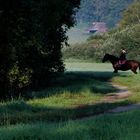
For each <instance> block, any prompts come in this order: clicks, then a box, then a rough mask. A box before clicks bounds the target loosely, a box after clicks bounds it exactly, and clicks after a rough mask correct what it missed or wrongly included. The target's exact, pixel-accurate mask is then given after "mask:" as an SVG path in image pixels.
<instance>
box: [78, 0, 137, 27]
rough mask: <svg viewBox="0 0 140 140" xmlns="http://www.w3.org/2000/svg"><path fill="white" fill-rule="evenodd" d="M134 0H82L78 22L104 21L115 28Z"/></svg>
mask: <svg viewBox="0 0 140 140" xmlns="http://www.w3.org/2000/svg"><path fill="white" fill-rule="evenodd" d="M133 1H134V0H125V1H124V0H82V1H81V8H80V10H79V12H78V13H77V20H78V22H88V23H89V22H90V23H92V22H93V21H103V22H106V23H107V25H108V26H109V27H114V26H115V25H116V24H117V23H118V21H119V20H120V18H121V14H122V11H124V10H125V9H126V8H127V7H128V5H129V4H131V3H132V2H133Z"/></svg>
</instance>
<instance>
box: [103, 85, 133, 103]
mask: <svg viewBox="0 0 140 140" xmlns="http://www.w3.org/2000/svg"><path fill="white" fill-rule="evenodd" d="M109 84H111V85H112V86H113V87H114V88H116V89H118V91H117V92H115V93H110V94H108V95H107V96H106V97H105V98H104V99H103V100H101V102H102V103H113V102H116V101H117V100H120V99H125V98H127V97H129V96H131V95H132V93H131V92H130V91H129V90H128V89H127V87H125V86H120V85H116V84H112V83H109Z"/></svg>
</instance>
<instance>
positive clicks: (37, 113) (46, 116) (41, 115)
mask: <svg viewBox="0 0 140 140" xmlns="http://www.w3.org/2000/svg"><path fill="white" fill-rule="evenodd" d="M128 104H132V103H130V102H128V101H127V100H124V101H120V102H116V103H97V104H94V105H77V107H75V108H57V107H44V106H40V107H37V106H33V105H28V104H26V103H25V102H24V101H17V102H13V103H12V104H9V105H8V104H6V105H0V113H1V115H0V125H10V124H17V123H30V122H36V121H54V122H58V121H66V120H70V119H80V118H81V119H82V118H84V117H88V116H97V115H99V114H103V113H105V112H107V111H108V110H110V109H113V108H115V107H118V106H124V105H128Z"/></svg>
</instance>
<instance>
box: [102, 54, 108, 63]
mask: <svg viewBox="0 0 140 140" xmlns="http://www.w3.org/2000/svg"><path fill="white" fill-rule="evenodd" d="M109 56H110V55H109V54H108V53H106V54H105V56H104V57H103V59H102V62H103V63H104V62H106V61H107V60H109Z"/></svg>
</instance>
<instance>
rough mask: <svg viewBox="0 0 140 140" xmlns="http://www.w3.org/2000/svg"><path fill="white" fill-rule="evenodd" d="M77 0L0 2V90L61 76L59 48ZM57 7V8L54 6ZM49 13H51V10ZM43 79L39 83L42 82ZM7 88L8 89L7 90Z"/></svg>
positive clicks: (35, 83) (64, 39) (34, 84)
mask: <svg viewBox="0 0 140 140" xmlns="http://www.w3.org/2000/svg"><path fill="white" fill-rule="evenodd" d="M79 3H80V0H76V1H67V0H59V1H58V0H47V1H46V0H39V1H35V0H25V1H19V0H13V1H11V0H7V1H4V0H1V1H0V21H1V22H0V60H1V61H0V77H1V80H0V91H1V96H7V95H8V94H10V91H11V85H12V87H13V88H14V89H16V87H18V88H23V87H24V86H25V85H27V84H29V83H31V85H32V87H33V88H34V87H36V88H38V87H40V86H42V85H43V86H45V85H46V84H47V82H49V79H50V77H51V74H54V73H62V72H63V71H64V64H63V61H62V58H61V57H62V54H61V48H62V47H63V44H64V43H66V42H67V36H66V31H67V30H68V29H69V28H70V27H71V26H73V25H74V23H75V20H74V17H73V15H74V14H75V12H76V10H75V9H76V8H78V6H79ZM58 5H59V6H58ZM52 10H53V11H52ZM42 79H43V81H42ZM9 88H10V89H9Z"/></svg>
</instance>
